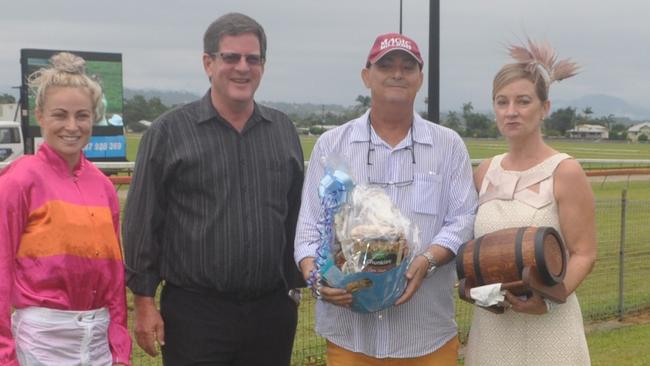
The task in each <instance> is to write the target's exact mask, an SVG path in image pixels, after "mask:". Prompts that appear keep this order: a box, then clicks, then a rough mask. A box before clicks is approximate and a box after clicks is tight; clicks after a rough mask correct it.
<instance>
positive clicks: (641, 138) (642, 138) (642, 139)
mask: <svg viewBox="0 0 650 366" xmlns="http://www.w3.org/2000/svg"><path fill="white" fill-rule="evenodd" d="M638 141H639V142H647V141H648V135H646V134H644V133H642V134H640V135H639V139H638Z"/></svg>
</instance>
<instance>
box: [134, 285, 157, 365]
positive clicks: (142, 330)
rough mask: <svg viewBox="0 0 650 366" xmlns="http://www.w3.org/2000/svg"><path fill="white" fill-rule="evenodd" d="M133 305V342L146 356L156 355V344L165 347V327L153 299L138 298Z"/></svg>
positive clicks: (135, 298)
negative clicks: (134, 341)
mask: <svg viewBox="0 0 650 366" xmlns="http://www.w3.org/2000/svg"><path fill="white" fill-rule="evenodd" d="M133 304H134V305H135V340H136V342H137V343H138V346H140V348H142V350H144V351H145V352H146V353H147V354H149V355H150V356H153V357H155V356H156V355H158V351H157V350H156V342H158V344H160V345H161V346H163V345H165V327H164V323H163V320H162V317H161V316H160V312H159V311H158V309H157V308H156V303H155V301H154V298H153V297H147V296H138V295H136V296H135V297H134V299H133Z"/></svg>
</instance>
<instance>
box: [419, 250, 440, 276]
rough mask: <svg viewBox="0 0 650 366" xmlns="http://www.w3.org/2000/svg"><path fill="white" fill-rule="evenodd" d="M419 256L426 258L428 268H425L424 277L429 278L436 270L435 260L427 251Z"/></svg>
mask: <svg viewBox="0 0 650 366" xmlns="http://www.w3.org/2000/svg"><path fill="white" fill-rule="evenodd" d="M420 255H421V256H423V257H424V258H426V259H427V262H429V267H427V274H426V276H427V277H429V276H430V275H431V274H432V273H433V272H435V271H436V268H438V263H437V262H436V258H435V257H434V256H433V254H431V252H429V251H428V250H425V251H424V252H422V254H420Z"/></svg>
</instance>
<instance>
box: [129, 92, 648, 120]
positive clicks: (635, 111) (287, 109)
mask: <svg viewBox="0 0 650 366" xmlns="http://www.w3.org/2000/svg"><path fill="white" fill-rule="evenodd" d="M138 94H139V95H142V96H144V97H145V98H147V99H151V98H153V97H158V98H160V100H161V101H162V102H163V104H165V105H168V106H172V105H177V104H184V103H187V102H191V101H193V100H196V99H199V98H201V95H197V94H194V93H191V92H187V91H163V90H153V89H130V88H125V89H124V98H125V99H130V98H132V97H133V96H135V95H138ZM259 102H260V103H261V104H264V105H267V106H269V107H272V108H276V109H278V110H281V111H282V112H284V113H286V114H293V115H297V116H298V117H305V116H307V115H309V114H312V113H314V114H321V113H327V112H330V113H334V114H341V113H343V112H344V111H345V110H346V109H347V108H350V106H344V105H340V104H318V103H291V102H269V101H259ZM566 107H573V108H576V110H577V111H578V112H582V110H583V109H585V108H586V107H591V110H592V111H593V112H594V113H593V115H592V117H601V116H608V115H610V114H612V115H614V116H615V117H616V120H617V122H619V123H623V124H626V125H628V124H635V123H638V122H639V121H650V108H646V107H640V106H636V105H632V104H630V103H628V102H626V101H624V100H623V99H621V98H617V97H613V96H609V95H604V94H590V95H585V96H583V97H581V98H577V99H572V100H559V99H554V100H553V110H557V109H559V108H566ZM456 112H457V113H460V111H459V110H456ZM476 112H479V113H484V114H487V115H492V113H493V112H492V111H482V110H477V111H476Z"/></svg>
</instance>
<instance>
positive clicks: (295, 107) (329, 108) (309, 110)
mask: <svg viewBox="0 0 650 366" xmlns="http://www.w3.org/2000/svg"><path fill="white" fill-rule="evenodd" d="M259 103H260V104H263V105H265V106H269V107H271V108H275V109H277V110H279V111H282V112H284V113H286V114H289V115H297V116H298V117H306V116H308V115H310V114H318V115H320V114H324V113H327V112H330V113H334V114H341V113H343V112H345V110H346V109H347V108H348V107H346V106H342V105H340V104H314V103H286V102H267V101H260V102H259Z"/></svg>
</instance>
